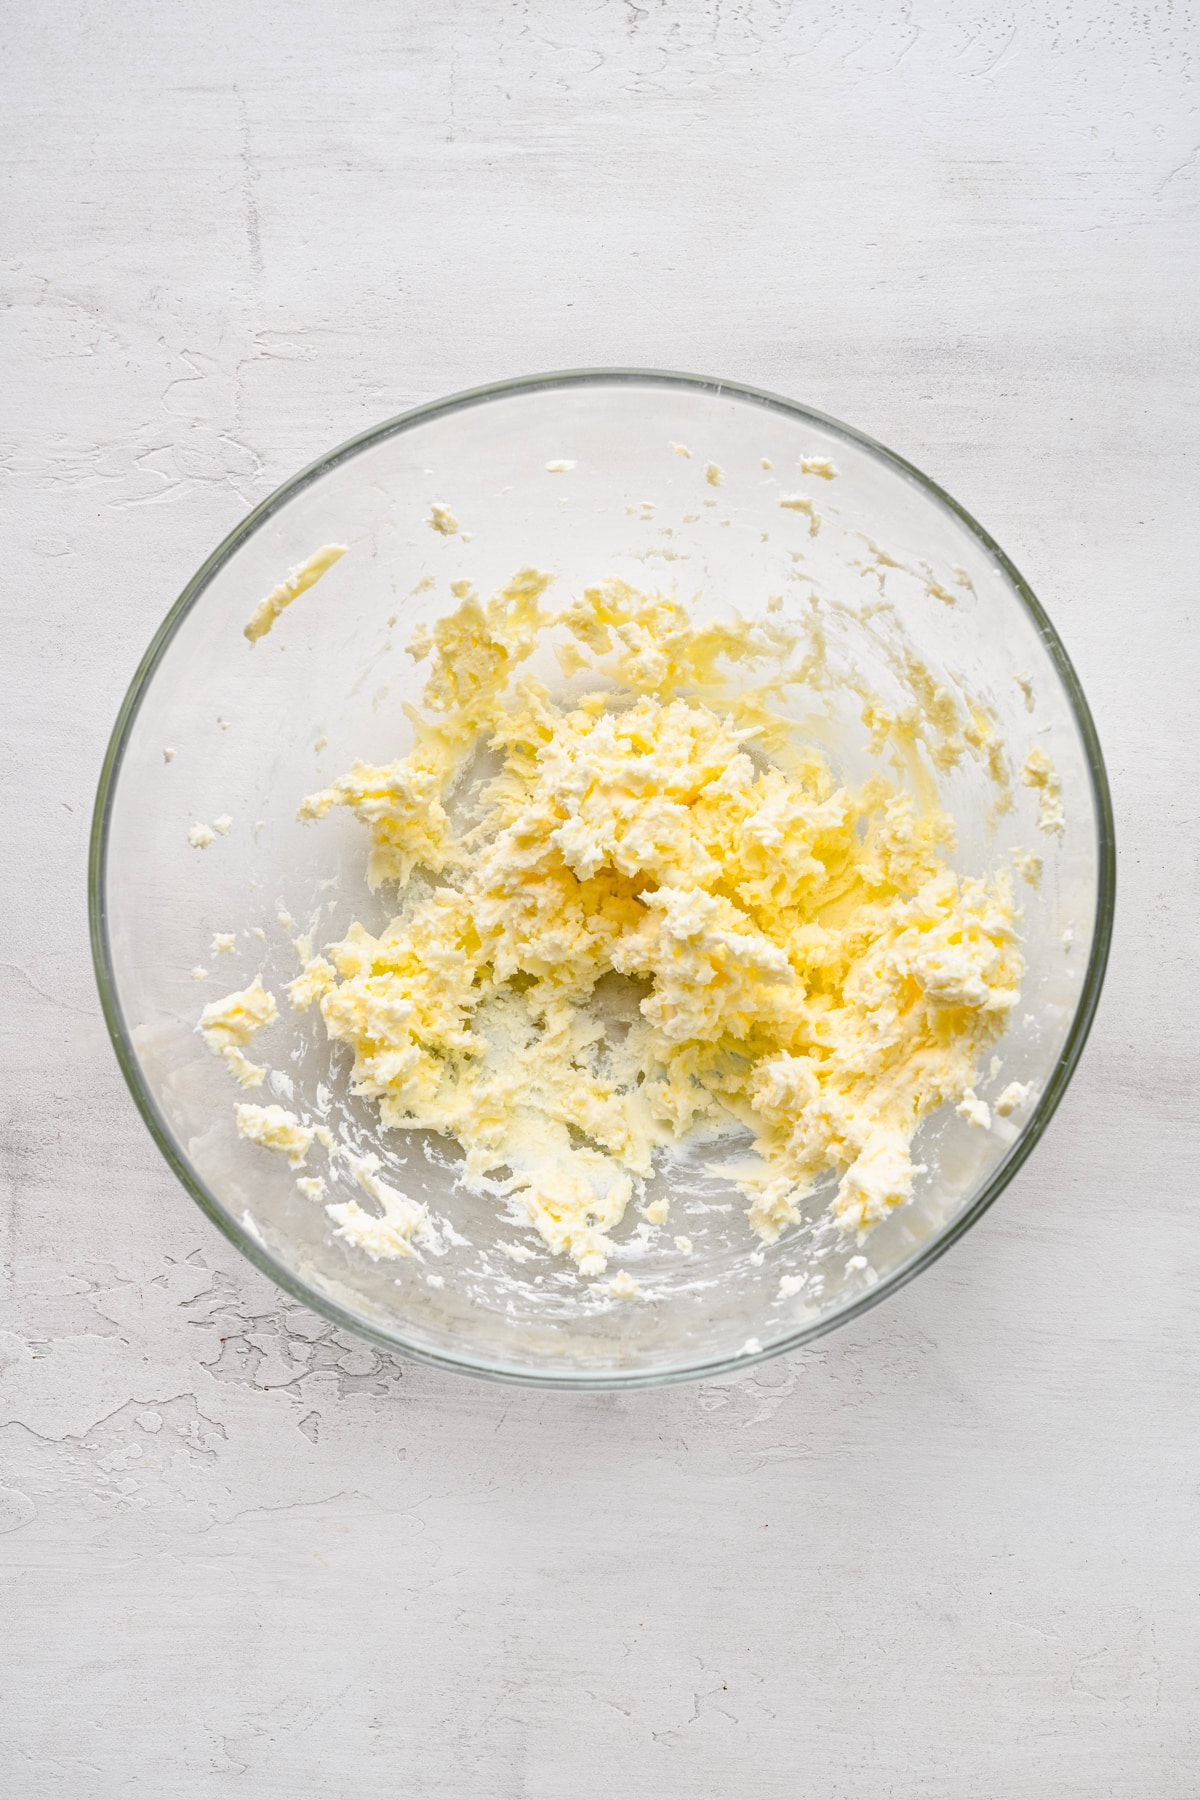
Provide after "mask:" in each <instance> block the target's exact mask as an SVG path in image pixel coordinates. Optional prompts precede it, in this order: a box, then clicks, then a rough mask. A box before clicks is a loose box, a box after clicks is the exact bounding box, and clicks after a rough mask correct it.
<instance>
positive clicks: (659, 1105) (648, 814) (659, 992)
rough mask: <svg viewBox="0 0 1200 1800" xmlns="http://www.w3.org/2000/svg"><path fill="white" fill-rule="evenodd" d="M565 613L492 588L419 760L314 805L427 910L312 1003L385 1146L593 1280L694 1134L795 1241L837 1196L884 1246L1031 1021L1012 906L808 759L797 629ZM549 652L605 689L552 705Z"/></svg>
mask: <svg viewBox="0 0 1200 1800" xmlns="http://www.w3.org/2000/svg"><path fill="white" fill-rule="evenodd" d="M548 585H549V578H548V577H546V576H544V575H542V574H540V573H538V572H537V571H535V570H529V569H527V570H523V571H521V572H520V574H519V575H518V576H516V577H515V578H514V580H513V581H512V582H510V583H509V584H508V586H507V587H506V588H504V589H503V590H502V591H501V592H500V593H499V594H497V595H496V596H495V597H494V598H493V599H492V600H490V601H488V602H486V603H484V602H481V601H480V600H479V599H478V598H477V597H476V596H475V595H474V593H473V592H471V591H470V590H469V589H467V588H466V587H465V585H464V586H461V587H460V588H459V590H458V591H459V594H460V597H461V604H460V605H459V607H458V608H457V610H456V611H455V612H454V613H452V614H451V615H450V616H449V617H447V618H445V619H443V620H441V621H440V622H439V623H438V624H437V625H436V626H435V627H434V628H433V630H432V631H431V632H427V633H425V634H423V635H422V637H421V639H420V640H419V641H418V642H416V643H414V646H413V648H414V654H418V655H425V654H429V653H430V652H432V654H433V662H432V670H431V673H430V676H429V680H428V684H427V686H426V690H425V710H424V712H422V713H419V714H418V713H416V712H414V713H413V714H412V717H413V722H414V725H415V729H416V741H415V744H414V747H413V749H412V751H411V753H410V754H409V755H408V756H406V757H404V758H402V759H400V760H399V761H397V762H394V763H392V764H389V765H388V766H386V767H383V768H375V767H368V766H366V765H364V764H356V765H355V766H354V768H353V769H352V770H351V771H350V772H349V773H348V774H347V775H345V776H343V777H342V779H341V780H340V781H337V782H335V783H334V784H333V786H332V787H330V788H327V789H325V790H324V791H323V792H321V793H318V794H314V795H312V796H310V797H309V798H308V799H307V800H305V801H304V803H303V805H302V807H301V816H302V817H304V818H319V817H321V816H322V815H323V814H325V813H326V812H328V811H329V809H330V808H331V807H333V806H348V807H350V808H352V809H353V811H354V812H355V813H356V814H357V816H358V817H359V818H361V819H362V820H363V821H364V823H366V824H367V825H368V826H369V828H370V833H371V846H372V847H371V853H370V864H369V873H370V879H371V882H372V885H373V886H379V885H380V884H382V883H394V884H396V887H397V888H398V890H399V902H398V909H397V912H396V916H395V917H394V918H393V919H392V921H391V923H390V924H389V925H388V926H387V927H386V929H385V930H383V931H382V932H381V933H380V934H379V935H378V936H375V935H372V934H371V933H370V932H369V931H367V930H366V929H365V928H364V927H363V926H362V925H361V924H355V925H353V926H352V927H351V929H350V930H349V932H348V933H347V934H346V936H345V937H344V938H343V939H342V941H341V942H340V943H337V944H333V945H329V946H327V947H326V953H325V956H324V957H321V958H317V959H314V960H313V961H312V962H310V964H309V965H308V967H307V968H306V970H305V971H304V973H303V974H302V975H301V977H300V978H299V979H298V980H297V981H296V982H294V983H293V984H292V986H291V990H290V992H291V997H292V1000H293V1003H294V1004H295V1005H297V1006H301V1007H303V1006H307V1005H310V1004H312V1003H313V1002H314V1001H319V1004H320V1008H321V1012H322V1014H323V1017H324V1021H325V1025H326V1028H327V1030H328V1033H329V1036H330V1037H331V1038H332V1039H334V1040H336V1041H339V1042H344V1043H346V1044H347V1045H349V1046H350V1048H351V1049H352V1051H353V1054H354V1082H355V1086H356V1089H357V1091H358V1092H359V1093H361V1094H363V1095H365V1096H366V1097H367V1098H369V1099H370V1100H372V1101H373V1102H375V1104H376V1105H377V1106H378V1109H379V1115H380V1118H381V1121H382V1123H383V1124H384V1125H385V1126H394V1127H404V1126H421V1127H425V1128H428V1129H432V1130H436V1131H439V1132H443V1133H447V1134H449V1135H450V1136H452V1137H454V1138H456V1139H457V1140H458V1142H459V1144H460V1145H461V1146H462V1147H463V1149H464V1151H465V1152H466V1169H467V1175H468V1178H469V1179H477V1180H481V1179H483V1178H490V1181H491V1184H492V1191H497V1192H500V1193H504V1194H511V1195H514V1196H517V1197H518V1198H519V1201H520V1203H521V1204H522V1205H523V1207H524V1210H525V1213H526V1216H527V1218H528V1220H529V1222H530V1223H531V1224H532V1225H533V1226H534V1227H536V1229H537V1230H538V1232H539V1233H540V1234H541V1236H542V1238H543V1239H544V1241H545V1242H546V1244H547V1245H549V1247H550V1248H551V1249H552V1250H554V1251H557V1252H561V1253H564V1254H566V1255H569V1256H571V1257H573V1258H574V1260H575V1261H576V1263H577V1264H578V1265H579V1267H580V1268H581V1270H582V1271H583V1272H584V1273H586V1274H595V1273H599V1272H600V1271H601V1270H602V1269H603V1268H604V1266H605V1260H606V1258H607V1256H608V1254H609V1252H610V1251H611V1249H612V1240H611V1236H610V1234H611V1232H612V1230H613V1229H614V1228H615V1227H616V1226H617V1225H618V1224H619V1223H620V1221H621V1219H622V1216H623V1215H624V1213H625V1210H626V1208H627V1206H628V1205H629V1203H630V1200H631V1199H632V1198H633V1196H634V1194H635V1192H638V1191H640V1186H641V1184H642V1183H643V1182H644V1181H645V1179H646V1177H648V1176H649V1175H650V1174H651V1172H652V1169H653V1165H654V1158H655V1153H656V1151H661V1150H664V1149H666V1148H667V1147H669V1146H671V1145H673V1144H677V1143H678V1142H679V1140H680V1139H681V1138H682V1137H683V1136H684V1135H685V1134H689V1133H691V1134H693V1135H697V1136H698V1135H702V1134H704V1133H709V1134H713V1135H716V1134H720V1133H725V1132H735V1131H739V1130H741V1131H748V1132H750V1133H752V1134H753V1138H754V1143H755V1148H756V1150H757V1153H758V1160H757V1166H756V1167H755V1168H754V1169H752V1170H750V1171H749V1172H748V1173H747V1174H745V1176H744V1179H743V1180H742V1181H741V1185H742V1186H743V1187H744V1190H745V1192H746V1195H747V1198H748V1200H749V1202H750V1219H751V1222H752V1224H753V1226H754V1228H755V1229H756V1230H757V1231H758V1232H759V1233H760V1234H761V1235H762V1236H763V1237H764V1238H771V1237H774V1236H776V1235H777V1234H778V1233H779V1231H780V1230H781V1229H782V1228H783V1227H784V1226H786V1225H787V1224H788V1223H790V1222H793V1221H795V1220H796V1219H797V1217H798V1216H799V1215H798V1208H799V1204H800V1202H801V1201H802V1200H803V1199H804V1197H805V1195H806V1194H807V1193H809V1192H810V1191H811V1189H812V1187H813V1185H814V1184H815V1183H816V1182H817V1181H818V1179H819V1178H820V1177H822V1176H823V1175H824V1174H826V1173H827V1172H828V1171H831V1170H833V1171H836V1172H838V1174H839V1176H840V1181H839V1185H838V1188H837V1193H836V1197H835V1199H834V1201H833V1208H834V1212H835V1214H836V1216H837V1218H838V1219H839V1220H840V1221H841V1222H843V1223H844V1224H845V1225H846V1226H848V1227H851V1228H856V1229H864V1228H866V1227H868V1226H870V1225H871V1224H873V1223H874V1222H875V1221H877V1220H878V1219H881V1218H883V1217H884V1216H885V1214H886V1213H887V1212H888V1210H889V1209H890V1208H892V1207H894V1206H897V1205H900V1204H902V1203H903V1202H904V1201H905V1200H906V1199H907V1198H908V1197H909V1195H910V1193H911V1191H912V1183H913V1175H914V1170H913V1165H912V1161H911V1157H910V1145H911V1141H912V1137H913V1133H914V1131H915V1130H916V1127H917V1125H918V1123H919V1122H920V1120H921V1119H922V1118H923V1117H924V1116H925V1115H926V1114H927V1113H929V1112H930V1111H932V1110H933V1109H934V1108H936V1107H938V1106H941V1105H942V1104H943V1103H944V1102H946V1101H953V1102H955V1103H957V1102H959V1101H960V1100H961V1099H962V1098H963V1096H964V1094H965V1093H966V1092H967V1091H968V1090H969V1089H971V1087H972V1084H973V1082H974V1080H975V1076H976V1070H977V1065H978V1060H979V1057H980V1053H981V1052H982V1051H983V1049H984V1048H985V1046H987V1045H989V1044H990V1043H991V1042H992V1040H993V1039H994V1038H995V1037H996V1036H997V1035H998V1034H999V1032H1000V1031H1001V1030H1002V1029H1003V1026H1004V1024H1005V1022H1006V1019H1007V1017H1008V1014H1009V1011H1010V1009H1011V1008H1012V1006H1013V1004H1014V1002H1015V1001H1016V998H1017V994H1018V988H1019V983H1020V979H1021V974H1022V962H1021V957H1020V954H1019V952H1018V949H1017V947H1016V939H1015V932H1014V926H1013V905H1012V897H1011V888H1010V884H1009V881H1008V878H1007V877H1006V876H1005V875H1003V874H999V875H996V876H994V877H993V878H992V879H991V880H990V881H984V880H971V879H962V880H960V879H958V878H956V876H955V875H954V874H953V873H952V871H951V870H950V869H949V868H948V867H947V865H946V863H945V860H944V852H945V850H946V848H947V847H948V846H949V844H950V842H951V840H952V835H953V834H952V827H951V825H950V822H949V821H948V820H947V819H946V818H945V817H944V816H943V815H941V814H939V813H937V812H931V811H925V812H921V811H919V810H918V809H917V807H916V805H915V804H914V801H913V800H912V798H911V797H910V796H909V795H908V794H906V793H904V792H901V791H897V790H896V789H895V787H894V786H893V785H892V784H891V783H889V782H888V781H886V780H884V779H883V778H882V777H881V776H880V777H875V778H873V779H872V780H871V781H870V782H868V783H867V784H866V785H865V786H864V787H863V788H862V789H860V790H857V791H852V790H850V789H848V788H846V787H844V786H842V785H839V783H838V782H837V781H836V779H835V778H834V776H833V774H832V773H831V771H830V769H829V767H828V765H827V763H826V761H825V760H824V758H823V757H822V756H821V755H820V754H819V753H818V752H817V751H816V750H815V749H813V748H811V747H810V746H807V745H805V744H804V743H803V742H800V741H798V739H797V738H796V735H795V733H794V731H793V730H792V728H791V727H790V725H789V724H788V723H787V721H785V720H783V719H782V718H781V717H780V715H778V714H777V713H775V712H772V711H771V710H770V708H769V706H768V705H767V698H768V696H770V695H771V694H774V693H776V692H778V691H779V690H780V689H781V687H782V686H784V685H785V684H786V683H787V681H788V680H789V679H790V680H792V681H796V680H802V679H803V678H804V677H803V672H802V671H801V673H800V674H796V673H794V672H792V673H789V667H788V658H789V656H790V654H791V650H792V643H791V640H790V638H789V637H788V635H787V633H786V632H785V631H784V630H783V629H782V628H781V627H780V626H779V625H777V624H775V623H772V622H770V621H768V622H765V623H762V624H756V625H747V624H744V623H742V622H741V621H740V620H735V621H734V622H733V623H732V624H728V625H722V624H697V623H695V622H693V620H692V618H691V617H690V616H689V614H688V612H687V611H686V609H685V608H684V607H683V606H681V605H680V604H678V603H677V602H675V601H672V600H666V599H663V598H661V597H658V596H651V597H647V596H645V595H641V594H638V593H636V592H635V591H634V590H632V589H630V588H629V587H627V586H626V585H625V584H623V583H620V582H616V581H610V582H607V583H604V584H602V585H600V586H598V587H596V588H593V589H589V590H587V591H586V592H585V593H584V595H583V596H582V598H580V599H579V600H577V601H575V602H574V603H572V604H571V605H569V606H568V607H566V608H565V609H564V610H562V611H560V612H557V613H551V612H548V611H545V610H543V608H542V604H541V602H542V598H543V596H544V594H545V591H546V588H547V587H548ZM544 640H545V641H547V642H548V644H549V647H550V648H551V649H552V650H553V651H554V652H555V654H556V656H557V660H558V665H559V668H560V670H561V671H562V672H563V673H564V674H566V675H567V676H576V675H578V674H580V673H581V672H583V671H586V672H587V675H588V679H589V680H592V681H594V685H593V686H591V687H587V686H586V685H585V686H584V688H583V691H578V692H577V693H576V694H575V697H574V698H572V699H568V698H565V697H562V698H557V699H556V698H555V697H554V696H553V695H552V693H551V691H550V690H549V689H548V688H547V687H546V686H545V685H544V684H543V683H542V682H540V681H537V680H533V679H531V678H529V677H528V676H525V678H523V679H521V678H520V668H521V665H522V664H523V663H524V662H526V661H527V660H528V659H529V658H530V657H531V656H532V655H533V654H534V652H535V651H536V650H537V649H538V647H539V645H540V644H542V642H543V641H544ZM756 671H761V672H762V674H763V679H762V680H761V681H760V683H759V685H758V686H755V685H753V683H752V681H751V675H752V674H754V673H755V672H756ZM575 687H576V689H578V688H579V687H580V684H579V683H578V682H576V684H575ZM658 1205H659V1211H660V1212H661V1213H663V1214H664V1215H665V1207H664V1206H663V1205H662V1203H658ZM358 1214H361V1221H360V1220H359V1219H358V1217H357V1216H355V1215H358ZM659 1222H660V1223H661V1222H664V1220H663V1219H660V1220H659ZM360 1223H361V1224H362V1229H363V1230H364V1231H365V1232H367V1233H368V1234H369V1235H370V1236H371V1240H372V1241H371V1244H370V1245H369V1247H370V1248H371V1249H372V1251H373V1253H374V1254H386V1253H388V1251H389V1245H388V1240H387V1234H386V1232H384V1231H382V1230H381V1229H379V1228H377V1226H376V1223H375V1222H374V1221H372V1219H371V1215H368V1214H367V1213H366V1212H365V1211H363V1209H361V1208H357V1207H356V1208H355V1209H354V1215H347V1217H345V1218H344V1219H342V1221H341V1225H342V1230H343V1232H344V1234H345V1235H346V1236H348V1237H352V1238H353V1237H354V1235H355V1230H356V1228H357V1227H358V1225H359V1224H360ZM397 1238H398V1241H397V1244H396V1246H395V1247H394V1248H395V1249H396V1250H399V1248H400V1242H399V1240H400V1239H402V1241H403V1247H404V1248H405V1249H406V1248H407V1238H408V1232H407V1231H405V1232H403V1233H400V1234H397Z"/></svg>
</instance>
